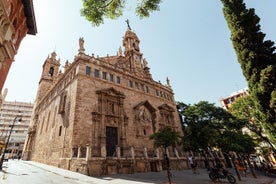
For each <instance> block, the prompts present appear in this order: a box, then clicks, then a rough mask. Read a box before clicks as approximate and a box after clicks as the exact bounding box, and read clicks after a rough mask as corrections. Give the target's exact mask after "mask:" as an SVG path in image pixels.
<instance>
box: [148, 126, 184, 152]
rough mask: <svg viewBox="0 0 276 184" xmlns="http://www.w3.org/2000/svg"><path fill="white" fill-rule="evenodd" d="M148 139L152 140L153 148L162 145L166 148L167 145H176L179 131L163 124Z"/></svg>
mask: <svg viewBox="0 0 276 184" xmlns="http://www.w3.org/2000/svg"><path fill="white" fill-rule="evenodd" d="M150 139H152V140H154V141H153V145H154V147H155V148H158V147H163V148H164V149H167V148H168V147H169V146H176V144H177V142H179V139H180V133H179V132H176V131H174V130H173V129H172V128H171V127H169V126H165V127H163V128H161V129H160V130H159V131H158V132H155V133H154V134H152V135H150Z"/></svg>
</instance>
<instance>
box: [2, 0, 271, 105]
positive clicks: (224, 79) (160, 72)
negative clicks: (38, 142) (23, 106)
mask: <svg viewBox="0 0 276 184" xmlns="http://www.w3.org/2000/svg"><path fill="white" fill-rule="evenodd" d="M33 1H34V8H35V15H36V22H37V29H38V33H37V35H36V36H31V35H27V36H26V37H25V38H24V40H23V41H22V43H21V45H20V48H19V52H18V54H17V55H16V57H15V62H14V63H13V65H12V68H11V70H10V73H9V75H8V78H7V80H6V83H5V86H4V88H8V90H9V91H8V95H7V97H6V100H9V101H15V100H16V101H25V102H34V100H35V96H36V91H37V87H38V82H39V79H40V76H41V71H42V65H43V63H44V61H45V59H46V58H47V56H48V55H49V54H51V52H53V51H55V52H56V53H57V57H59V58H60V60H61V63H62V65H63V64H64V63H65V61H66V60H69V62H72V60H73V58H74V55H76V54H77V52H78V39H79V38H80V37H84V40H85V49H86V54H90V55H91V54H92V53H94V54H95V55H99V56H106V55H107V54H109V55H115V54H116V52H117V50H118V48H119V47H120V46H122V37H123V36H124V34H125V31H126V29H127V25H126V23H125V20H126V19H129V20H130V26H131V28H132V30H134V31H135V33H136V34H137V36H138V37H139V39H140V50H141V52H142V53H143V57H144V58H146V59H147V61H148V66H149V67H150V69H151V73H152V76H153V78H154V80H156V81H159V80H160V81H161V82H162V83H163V84H165V83H166V77H168V78H169V79H170V81H171V85H172V88H173V90H174V93H175V100H176V101H181V102H184V103H188V104H194V103H197V102H199V101H201V100H206V101H209V102H210V103H215V104H217V105H219V103H218V100H219V99H220V98H222V97H226V96H228V95H230V94H231V93H232V92H234V91H237V90H239V89H242V88H245V87H246V86H247V82H246V81H245V79H244V77H243V75H242V71H241V69H240V65H239V64H238V62H237V59H236V55H235V52H234V50H233V47H232V43H231V41H230V31H229V29H228V27H227V24H226V21H225V19H224V16H223V13H222V4H221V2H220V0H212V1H206V0H174V1H169V0H163V3H162V4H161V6H160V11H158V12H154V13H152V14H151V16H150V17H149V18H147V19H142V20H141V19H139V18H138V17H136V16H135V14H134V10H135V2H136V1H134V0H131V1H130V3H129V4H128V5H127V9H126V11H125V12H124V15H123V17H121V18H119V19H117V20H107V19H105V23H104V24H103V25H101V26H100V27H92V25H91V24H90V23H89V22H88V21H86V20H85V18H84V17H81V16H80V9H81V7H82V1H81V0H78V1H77V0H58V1H56V0H47V1H40V0H33ZM245 3H246V4H247V7H251V8H255V10H256V14H257V15H258V16H259V17H260V18H261V22H260V24H261V28H262V31H263V32H264V33H266V34H267V36H266V39H270V40H273V41H276V23H275V18H276V11H275V7H276V1H275V0H262V1H257V0H246V1H245Z"/></svg>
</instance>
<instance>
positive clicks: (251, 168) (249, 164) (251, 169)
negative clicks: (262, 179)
mask: <svg viewBox="0 0 276 184" xmlns="http://www.w3.org/2000/svg"><path fill="white" fill-rule="evenodd" d="M246 161H247V164H248V166H249V169H250V172H251V174H252V176H253V177H254V178H257V175H256V173H255V171H254V169H253V167H252V165H251V162H250V160H249V155H246Z"/></svg>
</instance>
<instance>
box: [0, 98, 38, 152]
mask: <svg viewBox="0 0 276 184" xmlns="http://www.w3.org/2000/svg"><path fill="white" fill-rule="evenodd" d="M32 110H33V104H32V103H25V102H16V101H15V102H8V101H4V102H3V105H2V107H1V109H0V141H1V153H2V152H3V150H4V146H5V143H6V142H7V139H8V136H9V133H10V131H11V128H12V124H13V122H14V126H13V128H12V132H11V136H10V139H9V144H8V147H7V151H6V154H8V156H9V157H13V156H14V157H16V156H18V155H21V154H22V150H23V147H24V143H25V139H26V135H27V131H28V127H29V124H30V118H31V115H32ZM16 117H17V118H16ZM20 117H22V118H21V121H18V120H19V119H20Z"/></svg>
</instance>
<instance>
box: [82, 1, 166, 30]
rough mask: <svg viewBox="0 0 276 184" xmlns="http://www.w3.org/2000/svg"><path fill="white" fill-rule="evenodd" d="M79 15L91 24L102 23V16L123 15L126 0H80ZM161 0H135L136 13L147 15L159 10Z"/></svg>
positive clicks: (114, 17)
mask: <svg viewBox="0 0 276 184" xmlns="http://www.w3.org/2000/svg"><path fill="white" fill-rule="evenodd" d="M82 2H83V8H82V9H81V15H82V16H84V17H85V18H86V19H87V20H88V21H89V22H91V23H92V25H93V26H99V25H100V24H103V23H104V18H109V19H117V18H118V17H120V16H122V15H123V10H124V9H125V8H126V4H127V2H129V1H127V0H82ZM160 3H161V0H137V6H136V10H135V12H136V15H137V16H139V17H140V18H144V17H149V16H150V13H151V12H153V11H158V10H159V5H160Z"/></svg>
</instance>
